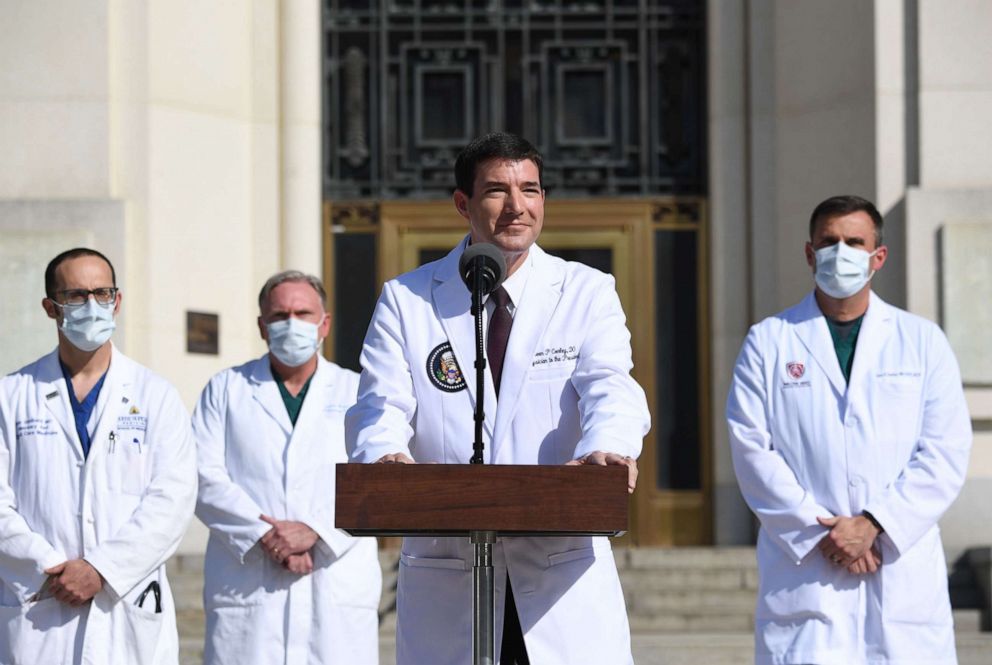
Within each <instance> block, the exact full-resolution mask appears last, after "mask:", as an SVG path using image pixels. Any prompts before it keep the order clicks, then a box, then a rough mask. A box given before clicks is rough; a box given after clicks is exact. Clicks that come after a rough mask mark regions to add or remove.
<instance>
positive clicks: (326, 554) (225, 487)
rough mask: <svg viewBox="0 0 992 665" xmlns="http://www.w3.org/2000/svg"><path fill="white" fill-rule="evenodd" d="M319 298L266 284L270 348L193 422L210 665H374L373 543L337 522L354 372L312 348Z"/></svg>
mask: <svg viewBox="0 0 992 665" xmlns="http://www.w3.org/2000/svg"><path fill="white" fill-rule="evenodd" d="M325 300H326V294H325V292H324V287H323V285H322V284H321V282H320V280H318V279H317V278H316V277H313V276H311V275H306V274H304V273H302V272H298V271H286V272H281V273H279V274H277V275H274V276H273V277H271V278H270V279H269V280H268V281H267V282H266V283H265V285H264V286H263V287H262V290H261V293H260V294H259V297H258V306H259V317H258V328H259V332H260V334H261V336H262V339H263V340H265V341H266V342H267V344H268V347H269V352H268V353H266V354H265V355H263V356H262V357H261V358H257V359H255V360H251V361H249V362H247V363H245V364H244V365H240V366H238V367H232V368H231V369H227V370H224V371H223V372H221V373H219V374H217V375H216V376H214V377H213V378H212V379H211V380H210V382H209V383H208V384H207V387H206V388H205V389H204V391H203V394H202V395H201V396H200V401H199V403H198V404H197V407H196V410H195V411H194V414H193V431H194V434H195V437H196V441H197V447H198V453H199V455H198V456H199V470H200V492H199V500H198V502H197V507H196V514H197V516H198V517H199V518H200V519H201V520H202V521H203V523H204V524H206V525H207V526H208V527H209V528H210V539H209V542H208V544H207V553H206V559H205V561H204V590H203V601H204V607H205V609H206V615H207V630H206V647H205V649H204V662H205V663H206V665H224V664H228V663H229V664H231V665H244V664H245V663H252V664H253V665H268V664H272V665H275V664H276V663H279V664H280V665H282V664H283V663H293V664H296V663H300V664H301V665H302V664H307V663H309V664H312V665H318V664H320V665H337V664H341V665H375V664H376V663H378V646H379V645H378V613H377V610H378V605H379V592H380V589H381V584H382V580H381V572H380V568H379V561H378V557H377V554H376V542H375V539H374V538H352V537H351V536H349V535H347V534H346V533H344V532H342V531H338V530H337V529H335V528H334V480H335V470H334V465H335V464H337V463H339V462H346V461H347V460H348V457H347V455H346V454H345V448H344V414H345V411H347V409H348V408H349V407H350V406H351V405H352V404H354V403H355V394H356V391H357V388H358V375H357V374H356V373H354V372H351V371H349V370H346V369H342V368H340V367H338V366H337V365H335V364H333V363H330V362H327V361H326V360H324V359H323V358H322V357H321V356H320V354H319V353H318V349H319V347H320V343H321V341H323V339H324V337H325V336H326V335H327V331H328V329H329V327H330V316H329V315H328V314H327V313H326V312H325V311H324V301H325Z"/></svg>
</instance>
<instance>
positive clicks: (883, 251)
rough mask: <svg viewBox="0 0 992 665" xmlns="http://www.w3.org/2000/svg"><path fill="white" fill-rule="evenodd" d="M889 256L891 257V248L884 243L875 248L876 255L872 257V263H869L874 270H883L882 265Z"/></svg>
mask: <svg viewBox="0 0 992 665" xmlns="http://www.w3.org/2000/svg"><path fill="white" fill-rule="evenodd" d="M887 258H889V248H888V247H887V246H885V245H882V246H881V247H879V248H878V249H876V250H875V255H874V256H873V257H871V263H870V264H869V265H870V266H871V269H872V270H874V271H875V272H878V271H879V270H881V269H882V266H884V265H885V260H886V259H887Z"/></svg>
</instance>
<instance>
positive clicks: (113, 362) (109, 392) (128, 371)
mask: <svg viewBox="0 0 992 665" xmlns="http://www.w3.org/2000/svg"><path fill="white" fill-rule="evenodd" d="M145 406H146V405H143V404H135V403H134V367H133V365H131V363H130V362H129V361H128V359H127V358H125V357H124V356H123V355H121V353H120V351H118V350H117V347H113V350H112V355H111V356H110V368H109V369H107V378H106V379H104V381H103V387H102V388H101V389H100V395H99V396H98V397H97V399H96V428H95V429H94V430H93V437H92V438H91V439H90V453H89V457H90V458H91V459H92V458H93V457H94V455H102V454H104V452H105V451H106V447H105V446H106V445H107V444H105V443H104V442H107V443H109V441H110V434H111V432H113V433H114V435H115V436H117V435H118V432H117V418H118V416H119V415H121V414H125V413H128V411H129V410H130V409H131V408H132V407H136V408H137V409H138V412H137V413H136V414H135V415H141V411H142V410H143V409H144V408H145Z"/></svg>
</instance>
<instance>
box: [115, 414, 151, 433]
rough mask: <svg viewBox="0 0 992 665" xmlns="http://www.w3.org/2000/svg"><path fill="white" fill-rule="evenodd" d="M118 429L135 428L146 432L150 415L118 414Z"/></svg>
mask: <svg viewBox="0 0 992 665" xmlns="http://www.w3.org/2000/svg"><path fill="white" fill-rule="evenodd" d="M117 429H126V430H135V431H138V432H144V431H145V430H147V429H148V417H147V416H137V415H135V416H132V415H127V416H118V417H117Z"/></svg>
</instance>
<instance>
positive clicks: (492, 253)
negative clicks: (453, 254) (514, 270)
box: [458, 242, 506, 295]
mask: <svg viewBox="0 0 992 665" xmlns="http://www.w3.org/2000/svg"><path fill="white" fill-rule="evenodd" d="M477 272H479V273H480V276H481V277H482V280H481V281H482V295H489V294H490V293H492V292H493V291H495V290H496V289H497V288H499V285H500V284H502V283H503V278H504V277H506V259H504V258H503V253H502V252H501V251H499V250H498V249H496V245H493V244H490V243H487V242H482V243H473V244H471V245H469V247H468V249H466V250H465V252H464V253H463V254H462V258H461V259H460V260H459V261H458V274H460V275H461V276H462V281H463V282H465V286H467V287H468V290H469V291H473V290H474V289H475V277H476V273H477Z"/></svg>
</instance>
